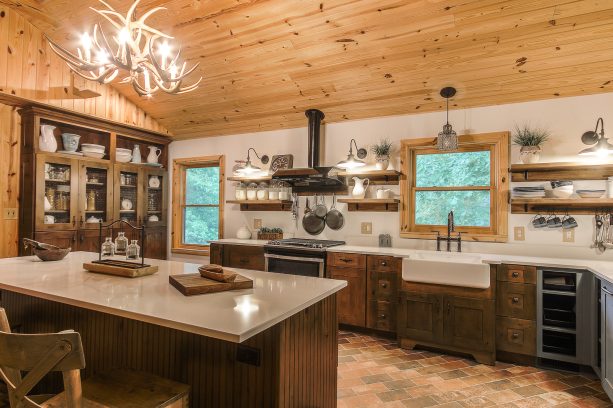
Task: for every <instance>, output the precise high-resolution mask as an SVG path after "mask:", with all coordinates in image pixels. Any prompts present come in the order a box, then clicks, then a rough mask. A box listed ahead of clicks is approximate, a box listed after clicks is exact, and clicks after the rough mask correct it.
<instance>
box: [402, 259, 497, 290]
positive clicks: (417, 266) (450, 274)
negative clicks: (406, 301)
mask: <svg viewBox="0 0 613 408" xmlns="http://www.w3.org/2000/svg"><path fill="white" fill-rule="evenodd" d="M402 279H403V280H405V281H407V282H417V283H430V284H436V285H450V286H462V287H466V288H479V289H487V288H489V287H490V266H489V265H488V264H484V263H483V262H482V259H481V257H480V256H478V255H471V254H458V253H441V252H434V253H417V254H413V255H410V256H409V257H407V258H403V260H402Z"/></svg>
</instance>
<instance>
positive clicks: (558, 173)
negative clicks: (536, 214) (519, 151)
mask: <svg viewBox="0 0 613 408" xmlns="http://www.w3.org/2000/svg"><path fill="white" fill-rule="evenodd" d="M509 171H510V172H511V181H551V180H606V179H607V177H610V176H613V163H607V164H590V163H575V162H559V163H534V164H513V165H511V168H510V169H509Z"/></svg>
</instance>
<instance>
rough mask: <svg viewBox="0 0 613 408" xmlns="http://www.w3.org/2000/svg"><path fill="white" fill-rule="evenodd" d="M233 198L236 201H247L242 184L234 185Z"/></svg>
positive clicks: (245, 191) (245, 189)
mask: <svg viewBox="0 0 613 408" xmlns="http://www.w3.org/2000/svg"><path fill="white" fill-rule="evenodd" d="M234 196H235V197H236V199H237V200H238V201H245V200H246V199H247V187H246V186H245V184H244V183H236V190H235V192H234Z"/></svg>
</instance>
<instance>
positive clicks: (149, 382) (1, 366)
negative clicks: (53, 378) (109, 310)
mask: <svg viewBox="0 0 613 408" xmlns="http://www.w3.org/2000/svg"><path fill="white" fill-rule="evenodd" d="M83 368H85V356H84V354H83V346H82V344H81V336H80V335H79V333H76V332H73V331H66V332H60V333H54V334H13V333H11V329H10V326H9V323H8V319H7V317H6V313H5V311H4V309H2V308H0V378H2V379H3V380H4V382H6V384H7V387H8V392H9V401H10V404H11V408H59V407H66V408H90V407H91V408H104V407H109V408H110V407H117V408H119V407H121V408H158V407H160V408H161V407H168V408H186V407H188V396H189V386H188V385H185V384H181V383H177V382H175V381H171V380H168V379H165V378H161V377H158V376H155V375H153V374H149V373H143V372H136V371H127V370H116V371H112V372H109V373H105V374H99V375H96V376H94V377H93V378H91V379H87V380H85V381H83V384H81V372H80V370H81V369H83ZM22 371H26V372H28V374H27V375H26V376H25V377H24V378H23V379H22V378H21V372H22ZM52 371H61V372H62V377H63V379H64V392H62V393H61V394H58V395H56V396H28V395H27V394H28V393H29V392H30V391H31V390H32V388H33V387H34V386H35V385H36V384H38V382H39V381H40V380H42V379H43V377H44V376H45V375H47V374H48V373H49V372H52Z"/></svg>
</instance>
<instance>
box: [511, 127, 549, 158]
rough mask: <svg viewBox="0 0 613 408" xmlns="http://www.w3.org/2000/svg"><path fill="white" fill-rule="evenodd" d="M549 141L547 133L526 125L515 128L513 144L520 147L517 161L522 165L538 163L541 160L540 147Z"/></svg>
mask: <svg viewBox="0 0 613 408" xmlns="http://www.w3.org/2000/svg"><path fill="white" fill-rule="evenodd" d="M548 139H549V131H547V130H545V129H540V128H532V127H530V126H528V125H523V126H522V127H519V126H515V131H514V132H513V143H514V144H516V145H518V146H521V147H520V150H519V159H520V160H521V162H522V163H524V164H530V163H538V161H539V159H540V158H541V151H542V149H541V145H543V144H544V143H545V142H546V141H547V140H548Z"/></svg>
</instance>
